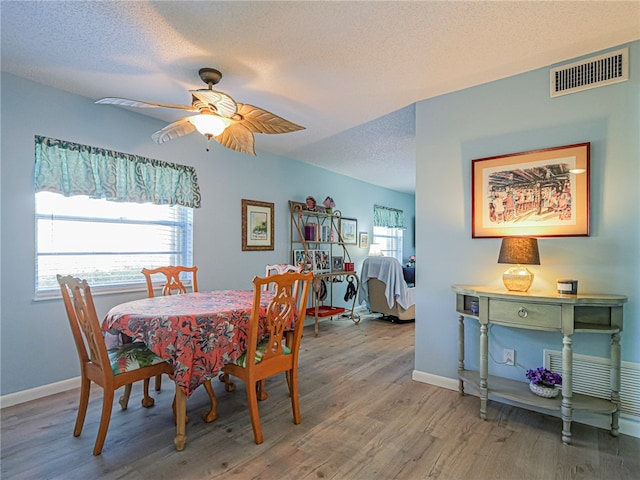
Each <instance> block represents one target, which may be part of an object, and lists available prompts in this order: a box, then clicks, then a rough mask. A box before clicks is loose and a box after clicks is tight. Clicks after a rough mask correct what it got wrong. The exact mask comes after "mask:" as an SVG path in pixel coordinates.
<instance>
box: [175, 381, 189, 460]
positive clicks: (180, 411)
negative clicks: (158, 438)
mask: <svg viewBox="0 0 640 480" xmlns="http://www.w3.org/2000/svg"><path fill="white" fill-rule="evenodd" d="M175 401H176V436H175V438H174V439H173V443H174V444H175V446H176V450H178V451H179V452H181V451H182V450H184V445H185V443H187V435H186V433H187V427H186V418H187V394H186V393H184V390H182V389H181V388H180V386H179V385H178V384H177V383H176V398H175Z"/></svg>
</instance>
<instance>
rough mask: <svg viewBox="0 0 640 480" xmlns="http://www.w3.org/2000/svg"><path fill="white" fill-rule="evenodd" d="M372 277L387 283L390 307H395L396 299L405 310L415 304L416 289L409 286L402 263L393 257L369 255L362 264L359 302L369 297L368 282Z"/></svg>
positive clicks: (386, 293) (386, 292) (386, 288)
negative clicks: (403, 272) (405, 279)
mask: <svg viewBox="0 0 640 480" xmlns="http://www.w3.org/2000/svg"><path fill="white" fill-rule="evenodd" d="M370 278H377V279H378V280H380V281H381V282H383V283H384V284H385V292H384V293H385V296H386V297H387V303H388V304H389V308H393V303H394V300H395V301H396V302H397V303H398V305H400V306H401V307H402V308H404V309H405V310H406V309H408V308H409V307H411V306H412V305H414V304H415V303H416V302H415V289H414V288H409V287H408V286H407V282H405V281H404V276H403V274H402V265H400V262H399V261H398V260H396V259H395V258H393V257H367V258H366V259H365V261H364V263H363V264H362V272H361V274H360V288H359V291H358V303H362V302H365V301H367V300H368V298H369V287H368V282H369V279H370Z"/></svg>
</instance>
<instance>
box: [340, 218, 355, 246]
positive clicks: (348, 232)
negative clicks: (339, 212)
mask: <svg viewBox="0 0 640 480" xmlns="http://www.w3.org/2000/svg"><path fill="white" fill-rule="evenodd" d="M357 231H358V220H356V219H355V218H341V219H340V237H341V238H342V242H343V243H344V244H346V245H355V244H356V236H357Z"/></svg>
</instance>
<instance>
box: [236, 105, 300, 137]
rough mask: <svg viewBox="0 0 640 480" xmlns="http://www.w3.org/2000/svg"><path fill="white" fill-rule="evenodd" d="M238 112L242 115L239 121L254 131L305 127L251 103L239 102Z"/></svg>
mask: <svg viewBox="0 0 640 480" xmlns="http://www.w3.org/2000/svg"><path fill="white" fill-rule="evenodd" d="M238 113H239V114H240V115H241V116H242V119H241V120H239V122H240V123H242V124H243V125H244V126H245V127H247V128H248V129H249V130H251V131H252V132H256V133H290V132H295V131H298V130H304V129H305V127H302V126H300V125H296V124H295V123H293V122H290V121H289V120H285V119H284V118H282V117H279V116H278V115H274V114H273V113H271V112H268V111H266V110H263V109H262V108H258V107H254V106H253V105H245V104H242V103H239V104H238Z"/></svg>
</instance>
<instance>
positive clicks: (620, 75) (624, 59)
mask: <svg viewBox="0 0 640 480" xmlns="http://www.w3.org/2000/svg"><path fill="white" fill-rule="evenodd" d="M626 80H629V49H628V48H623V49H621V50H616V51H615V52H609V53H605V54H604V55H598V56H597V57H591V58H586V59H584V60H580V61H579V62H574V63H569V64H567V65H562V66H561V67H555V68H552V69H551V72H550V81H551V97H559V96H560V95H566V94H568V93H575V92H580V91H582V90H588V89H590V88H596V87H602V86H604V85H610V84H612V83H618V82H624V81H626Z"/></svg>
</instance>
